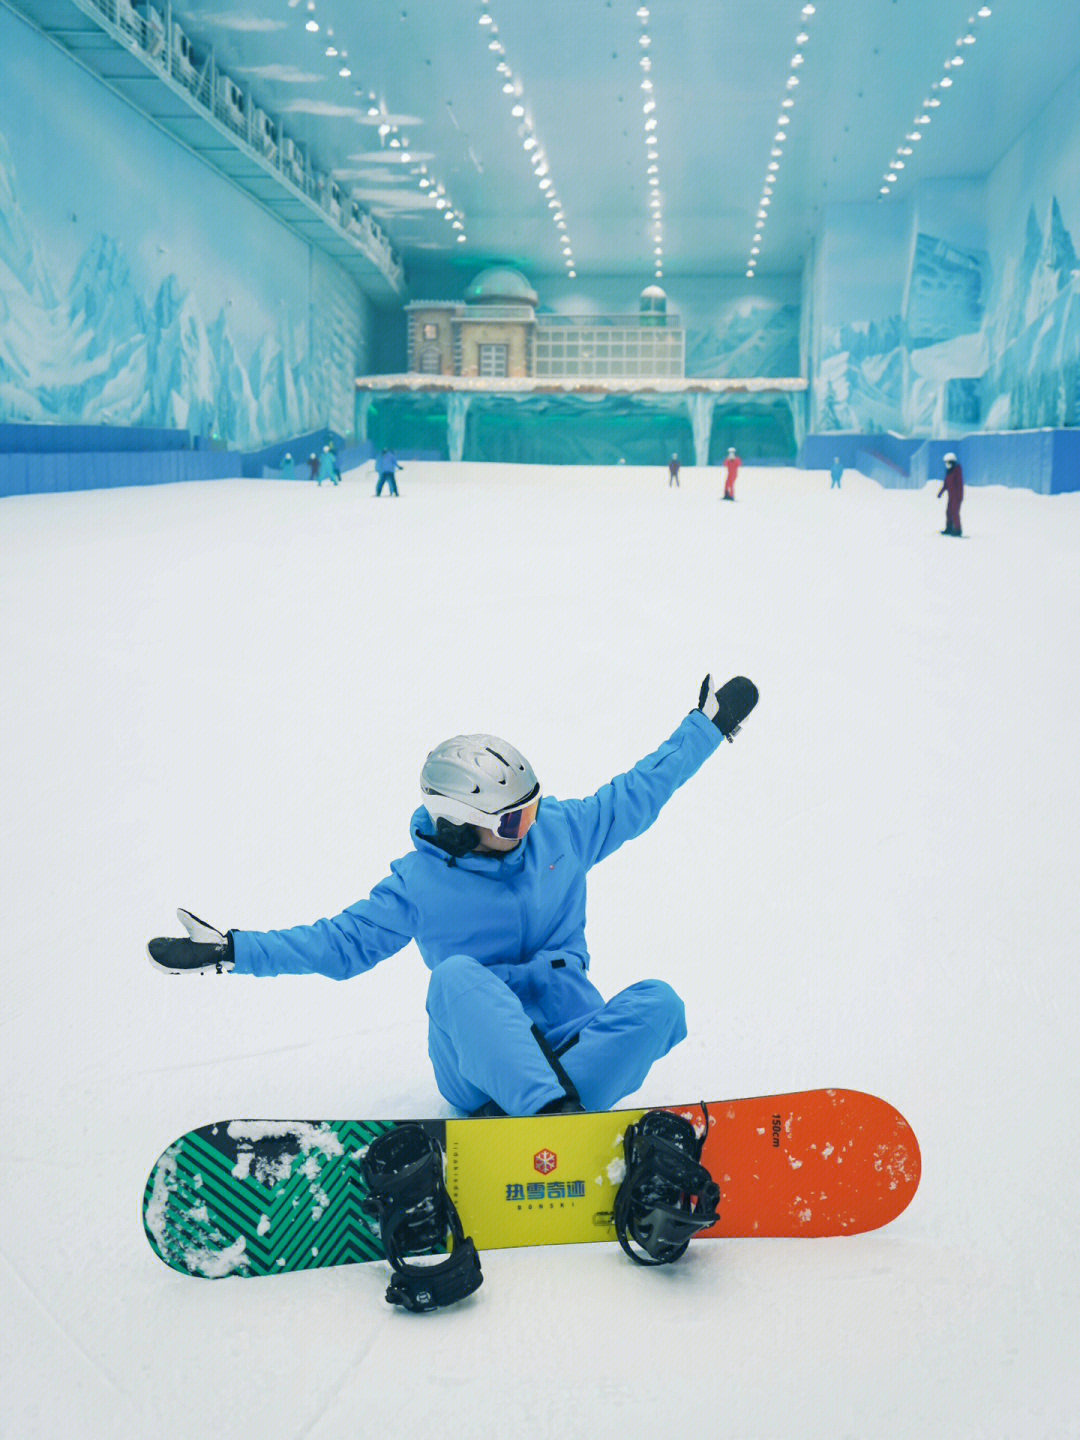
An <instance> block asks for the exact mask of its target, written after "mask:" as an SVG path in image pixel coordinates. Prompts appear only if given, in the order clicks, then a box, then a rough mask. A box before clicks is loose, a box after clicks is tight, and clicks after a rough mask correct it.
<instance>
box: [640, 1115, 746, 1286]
mask: <svg viewBox="0 0 1080 1440" xmlns="http://www.w3.org/2000/svg"><path fill="white" fill-rule="evenodd" d="M701 1108H702V1111H703V1113H704V1116H705V1130H704V1131H703V1132H702V1134H701V1136H700V1137H699V1136H698V1135H696V1134H695V1132H694V1127H693V1125H692V1124H691V1123H690V1121H689V1120H687V1119H685V1118H684V1117H683V1116H682V1115H675V1114H673V1113H672V1112H671V1111H670V1110H650V1111H649V1112H648V1113H647V1114H646V1115H643V1116H642V1117H641V1119H640V1120H639V1121H638V1123H637V1124H636V1125H628V1126H627V1127H626V1135H625V1138H624V1147H625V1152H626V1176H625V1178H624V1180H623V1182H622V1184H621V1185H620V1186H619V1191H618V1194H617V1195H616V1196H615V1233H616V1234H617V1235H618V1237H619V1244H620V1245H621V1246H622V1248H623V1249H624V1250H625V1251H626V1253H627V1255H629V1256H630V1259H631V1260H634V1261H636V1262H637V1263H638V1264H639V1265H670V1264H671V1262H672V1261H673V1260H678V1259H679V1257H680V1256H681V1255H683V1254H684V1253H685V1251H686V1249H687V1246H688V1245H689V1244H690V1241H691V1239H692V1238H693V1236H694V1235H696V1234H697V1232H698V1231H699V1230H705V1229H707V1228H708V1227H709V1226H710V1225H715V1223H716V1221H717V1220H718V1219H719V1216H718V1215H717V1212H716V1207H717V1205H718V1204H719V1201H720V1187H719V1186H718V1185H717V1184H716V1181H715V1180H713V1178H712V1176H711V1175H710V1174H709V1172H708V1170H706V1169H705V1167H704V1165H702V1164H701V1151H702V1147H703V1146H704V1144H705V1135H706V1134H707V1133H708V1128H709V1112H708V1110H707V1109H706V1108H705V1105H704V1104H702V1107H701ZM635 1247H636V1248H635Z"/></svg>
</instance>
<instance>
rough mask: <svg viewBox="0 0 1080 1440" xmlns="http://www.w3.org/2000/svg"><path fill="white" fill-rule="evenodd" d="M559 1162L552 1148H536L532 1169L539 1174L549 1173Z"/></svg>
mask: <svg viewBox="0 0 1080 1440" xmlns="http://www.w3.org/2000/svg"><path fill="white" fill-rule="evenodd" d="M558 1163H559V1157H558V1156H557V1155H556V1154H555V1153H554V1151H552V1150H538V1151H537V1152H536V1154H535V1155H534V1156H533V1169H534V1170H539V1172H540V1174H541V1175H550V1174H551V1172H552V1171H553V1170H554V1169H555V1166H556V1165H558Z"/></svg>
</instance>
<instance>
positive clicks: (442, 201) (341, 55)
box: [304, 0, 468, 244]
mask: <svg viewBox="0 0 1080 1440" xmlns="http://www.w3.org/2000/svg"><path fill="white" fill-rule="evenodd" d="M305 13H306V15H307V20H306V22H305V25H304V28H305V29H306V30H308V31H310V32H311V34H313V35H318V34H320V29H319V22H318V20H317V19H316V18H315V16H316V13H317V12H316V0H306V11H305ZM322 33H323V34H324V39H320V40H319V44H320V45H322V46H324V55H325V58H326V59H328V60H330V61H331V62H332V63H333V64H334V65H335V66H337V73H338V76H339V78H341V79H343V80H350V81H351V79H352V68H351V66H350V64H349V52H348V51H347V50H342V49H340V48H338V46H337V45H336V44H335V43H334V31H333V28H332V27H330V26H328V27H327V28H326V30H325V32H322ZM353 93H354V94H355V95H360V96H363V97H364V98H365V100H366V102H367V103H366V106H365V109H366V112H367V119H368V120H370V121H372V122H374V121H375V120H380V123H379V125H378V132H379V145H380V147H381V149H383V150H386V151H392V152H395V153H396V155H397V158H398V159H399V160H400V162H401V164H402V165H404V166H408V168H409V173H410V174H411V175H413V176H415V178H416V180H417V184H418V187H419V189H420V190H422V191H423V192H424V198H425V199H426V200H428V201H430V202H432V204H431V208H432V209H434V210H437V211H439V212H440V213H441V214H442V217H443V219H444V220H446V221H448V222H449V224H450V226H451V228H452V229H453V230H454V231H456V233H457V240H458V243H459V244H464V243H465V241H466V239H467V238H468V237H467V236H466V234H465V217H464V215H463V214H462V212H461V210H460V209H459V208H458V207H457V206H455V205H454V204H453V202H452V201H451V199H450V196H449V195H448V194H447V192H446V187H445V186H444V185H442V184H441V183H439V182H437V181H436V180H435V179H434V178H433V176H432V175H431V174H430V172H429V170H428V167H427V166H426V165H424V164H414V163H413V160H412V155H411V153H410V150H409V137H408V136H407V135H405V134H403V133H402V131H401V128H400V126H398V125H397V124H396V123H394V122H393V121H391V120H390V119H389V118H388V112H387V109H386V105H385V103H382V104H380V103H379V101H378V99H377V97H376V95H375V92H374V91H365V90H363V89H362V88H360V87H358V86H357V87H354V89H353ZM380 117H383V118H381V119H380ZM354 189H355V187H354Z"/></svg>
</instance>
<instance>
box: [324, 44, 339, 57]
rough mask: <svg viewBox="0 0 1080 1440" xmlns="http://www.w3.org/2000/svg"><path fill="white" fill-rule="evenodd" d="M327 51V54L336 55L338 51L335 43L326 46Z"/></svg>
mask: <svg viewBox="0 0 1080 1440" xmlns="http://www.w3.org/2000/svg"><path fill="white" fill-rule="evenodd" d="M326 53H327V55H336V54H337V51H336V50H335V49H334V47H333V45H328V46H327V47H326Z"/></svg>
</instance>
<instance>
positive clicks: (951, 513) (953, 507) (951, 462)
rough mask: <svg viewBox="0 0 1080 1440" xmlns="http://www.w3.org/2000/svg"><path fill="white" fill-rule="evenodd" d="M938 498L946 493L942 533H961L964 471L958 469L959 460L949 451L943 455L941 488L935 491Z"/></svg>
mask: <svg viewBox="0 0 1080 1440" xmlns="http://www.w3.org/2000/svg"><path fill="white" fill-rule="evenodd" d="M937 493H938V499H939V500H940V499H941V497H942V495H948V497H949V498H948V500H947V501H946V503H945V529H944V530H942V532H941V533H942V535H962V534H963V533H964V532H963V531H962V530H961V529H960V502H961V501H962V500H963V498H964V472H963V470H961V469H960V461H959V460H958V459H957V458H956V456H955V455H953V454H952V453H951V452H950V453H949V454H948V455H946V456H945V479H944V480H943V481H942V482H941V489H940V490H939V491H938V492H937Z"/></svg>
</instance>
